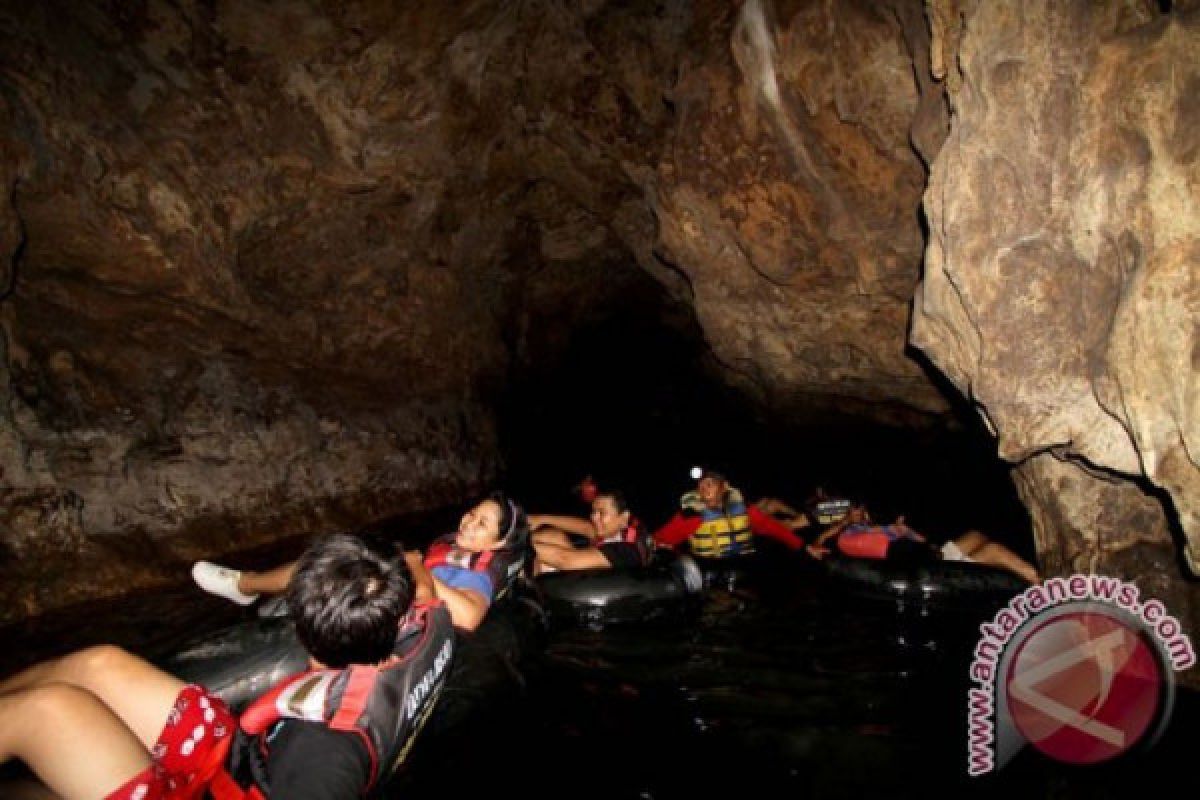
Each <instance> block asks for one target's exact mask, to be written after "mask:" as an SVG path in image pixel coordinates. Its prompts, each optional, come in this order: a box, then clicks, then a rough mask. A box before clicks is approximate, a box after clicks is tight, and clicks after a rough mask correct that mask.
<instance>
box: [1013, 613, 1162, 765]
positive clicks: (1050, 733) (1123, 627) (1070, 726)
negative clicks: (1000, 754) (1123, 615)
mask: <svg viewBox="0 0 1200 800" xmlns="http://www.w3.org/2000/svg"><path fill="white" fill-rule="evenodd" d="M1162 687H1163V668H1162V665H1161V664H1160V662H1159V658H1158V656H1157V654H1156V652H1155V651H1154V648H1153V647H1152V646H1151V645H1150V644H1149V643H1148V642H1147V641H1146V639H1145V636H1144V635H1143V634H1142V633H1141V632H1139V631H1138V630H1136V629H1134V628H1131V627H1130V626H1129V625H1127V624H1126V623H1124V622H1123V621H1121V620H1120V619H1118V618H1117V617H1115V616H1112V615H1110V614H1106V613H1103V612H1100V611H1075V612H1069V613H1066V614H1062V615H1060V616H1056V617H1054V618H1053V619H1050V620H1048V621H1046V622H1045V623H1043V624H1041V625H1040V626H1038V627H1037V628H1036V629H1034V630H1033V631H1032V632H1031V633H1030V634H1029V635H1028V636H1027V637H1025V639H1024V641H1022V642H1021V643H1020V648H1019V649H1018V651H1017V652H1016V654H1015V656H1014V657H1013V659H1012V661H1011V662H1010V665H1009V669H1008V676H1007V689H1008V710H1009V713H1010V714H1011V715H1012V719H1013V722H1014V724H1015V725H1016V727H1017V729H1018V730H1019V731H1020V733H1021V735H1022V736H1024V737H1025V739H1026V740H1028V741H1029V742H1030V743H1031V744H1033V746H1034V747H1036V748H1037V749H1038V750H1041V751H1042V752H1043V753H1045V754H1046V755H1048V756H1050V757H1051V758H1055V759H1058V760H1059V761H1065V762H1068V763H1072V764H1094V763H1097V762H1099V761H1106V760H1108V759H1110V758H1113V757H1115V756H1117V755H1120V754H1121V753H1124V752H1125V751H1127V750H1129V749H1130V748H1131V747H1133V746H1134V745H1136V744H1137V743H1138V742H1139V741H1140V740H1141V739H1142V737H1143V736H1144V735H1145V733H1146V730H1147V729H1148V728H1149V727H1150V725H1151V723H1152V722H1153V721H1154V719H1155V715H1156V712H1157V711H1158V708H1159V705H1160V701H1161V697H1162V691H1163V688H1162Z"/></svg>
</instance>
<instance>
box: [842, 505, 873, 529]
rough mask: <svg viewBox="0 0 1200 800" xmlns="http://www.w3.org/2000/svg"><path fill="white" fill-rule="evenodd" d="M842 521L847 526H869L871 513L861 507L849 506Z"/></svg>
mask: <svg viewBox="0 0 1200 800" xmlns="http://www.w3.org/2000/svg"><path fill="white" fill-rule="evenodd" d="M844 520H845V522H846V523H847V524H849V525H870V524H871V512H870V511H869V510H868V509H867V507H866V506H863V505H857V506H850V510H849V511H847V512H846V516H845V518H844Z"/></svg>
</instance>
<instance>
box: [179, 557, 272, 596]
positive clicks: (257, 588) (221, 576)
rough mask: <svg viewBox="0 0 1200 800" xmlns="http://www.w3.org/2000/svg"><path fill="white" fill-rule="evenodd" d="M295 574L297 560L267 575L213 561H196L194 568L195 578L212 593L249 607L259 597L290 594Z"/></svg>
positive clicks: (204, 588) (198, 584) (205, 589)
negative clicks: (288, 591)
mask: <svg viewBox="0 0 1200 800" xmlns="http://www.w3.org/2000/svg"><path fill="white" fill-rule="evenodd" d="M295 571H296V562H295V561H291V562H288V563H287V564H281V565H280V566H278V567H274V568H272V569H269V570H266V571H265V572H254V571H252V570H236V569H230V568H229V567H223V566H221V565H220V564H214V563H212V562H210V561H197V562H196V563H195V564H194V565H192V579H193V580H194V581H196V585H197V586H199V587H200V588H201V589H203V590H204V591H206V592H208V593H209V594H215V595H218V596H220V597H224V598H226V599H227V600H232V601H233V602H235V603H238V604H239V605H243V606H247V605H250V604H251V603H253V602H254V601H255V600H257V599H258V596H259V595H260V594H282V593H283V592H285V591H287V587H288V583H290V582H291V580H292V574H293V573H295Z"/></svg>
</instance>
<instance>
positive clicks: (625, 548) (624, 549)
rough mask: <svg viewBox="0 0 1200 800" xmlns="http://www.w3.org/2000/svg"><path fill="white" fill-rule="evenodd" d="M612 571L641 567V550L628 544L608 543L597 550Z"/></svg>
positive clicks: (634, 545)
mask: <svg viewBox="0 0 1200 800" xmlns="http://www.w3.org/2000/svg"><path fill="white" fill-rule="evenodd" d="M597 549H598V550H599V551H600V553H601V555H603V556H604V557H605V558H607V559H608V563H609V564H610V565H611V566H612V567H613V569H637V568H638V567H640V566H642V564H643V561H642V550H641V548H640V547H638V546H637V545H636V544H630V543H629V542H609V543H608V544H602V545H600V546H599V547H598V548H597Z"/></svg>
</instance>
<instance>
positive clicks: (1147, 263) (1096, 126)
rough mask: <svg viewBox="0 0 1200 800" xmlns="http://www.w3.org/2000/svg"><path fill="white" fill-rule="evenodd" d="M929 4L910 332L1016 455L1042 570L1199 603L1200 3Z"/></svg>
mask: <svg viewBox="0 0 1200 800" xmlns="http://www.w3.org/2000/svg"><path fill="white" fill-rule="evenodd" d="M1168 5H1169V4H1168ZM1179 5H1182V4H1179ZM930 16H931V19H932V20H933V22H934V28H933V32H934V42H935V53H938V54H940V55H938V57H937V58H936V59H935V63H936V64H939V65H941V69H943V70H944V71H945V78H946V84H947V89H948V94H949V98H950V103H951V107H952V109H953V114H952V124H951V130H950V135H949V138H948V139H947V140H946V142H945V145H944V146H943V148H942V150H941V151H940V153H939V154H938V156H937V158H936V160H935V161H934V163H933V169H932V174H931V177H930V183H929V190H928V191H927V192H926V195H925V210H926V214H927V216H928V221H929V230H930V237H929V243H928V247H927V250H926V259H925V272H924V280H923V282H922V285H921V287H920V289H919V290H918V292H917V296H916V301H915V310H914V318H913V331H912V341H913V343H914V344H916V345H917V346H918V347H920V348H921V349H922V350H923V351H924V352H925V353H926V354H928V355H929V357H930V358H931V359H932V361H933V362H934V363H935V364H936V365H937V367H938V368H939V369H940V370H941V371H942V372H944V373H945V374H946V375H947V376H949V377H950V379H951V380H952V381H953V382H954V384H955V385H956V386H957V387H958V388H959V390H961V391H962V392H963V394H964V395H967V396H968V397H970V398H971V400H972V401H973V402H974V403H975V404H976V405H977V407H978V408H979V411H980V413H981V414H983V415H984V417H985V418H986V419H987V421H988V423H989V425H990V427H991V428H992V430H993V431H994V432H995V434H996V437H997V441H998V448H999V454H1000V456H1001V457H1003V458H1005V459H1007V460H1009V461H1011V462H1013V463H1016V464H1018V465H1019V467H1018V469H1017V476H1018V486H1019V488H1020V490H1021V495H1022V497H1023V498H1024V500H1025V502H1026V504H1027V505H1028V507H1029V508H1030V511H1031V513H1032V515H1033V518H1034V528H1035V535H1036V537H1037V541H1038V550H1039V552H1040V554H1041V557H1042V562H1043V566H1044V568H1045V569H1046V570H1048V571H1049V572H1051V573H1067V572H1072V571H1101V572H1109V573H1113V574H1119V575H1121V576H1123V577H1128V578H1136V579H1137V580H1138V582H1139V584H1140V585H1142V586H1143V588H1144V589H1147V590H1151V589H1152V590H1153V591H1154V593H1157V594H1160V596H1161V595H1167V596H1169V598H1170V603H1172V604H1173V606H1174V607H1175V608H1176V609H1177V611H1178V613H1180V614H1183V615H1185V616H1187V615H1188V614H1189V613H1190V614H1191V616H1192V619H1193V624H1194V623H1195V622H1200V618H1197V616H1196V615H1197V614H1200V602H1198V598H1197V592H1196V589H1195V587H1194V585H1190V588H1189V581H1190V579H1189V578H1186V577H1185V574H1186V571H1184V570H1182V569H1181V563H1180V562H1181V560H1180V559H1179V558H1178V557H1177V554H1178V553H1179V549H1178V548H1177V547H1176V544H1179V545H1180V546H1181V547H1182V552H1183V554H1184V555H1185V556H1186V559H1187V561H1188V562H1189V563H1190V565H1191V570H1192V571H1195V570H1196V568H1197V566H1200V466H1198V465H1200V455H1198V454H1200V384H1198V383H1197V375H1198V374H1200V373H1198V372H1197V365H1198V364H1200V362H1198V361H1197V355H1196V354H1197V352H1200V351H1198V350H1197V348H1198V347H1200V344H1198V338H1197V337H1198V335H1200V331H1198V328H1197V320H1200V284H1198V283H1197V274H1198V273H1197V264H1198V263H1200V261H1198V259H1200V206H1198V205H1197V203H1198V199H1197V198H1200V194H1198V193H1197V188H1198V187H1200V127H1197V125H1196V121H1197V119H1198V115H1200V92H1198V91H1197V90H1198V89H1200V15H1198V14H1197V13H1196V11H1195V10H1189V9H1185V8H1176V9H1175V11H1174V12H1173V13H1169V14H1164V13H1163V8H1162V6H1161V4H1148V3H1147V4H1140V5H1139V4H1118V3H1113V4H1094V3H1086V2H1063V3H1049V4H1047V3H1038V2H1028V3H1004V4H999V3H986V2H983V3H972V2H966V3H955V2H934V3H932V4H931V11H930ZM1176 536H1177V537H1178V538H1179V542H1176V541H1174V538H1173V537H1176ZM1164 599H1166V598H1164ZM1189 606H1191V611H1190V612H1189V610H1188V608H1189ZM1194 629H1195V628H1194V627H1193V630H1194Z"/></svg>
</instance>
